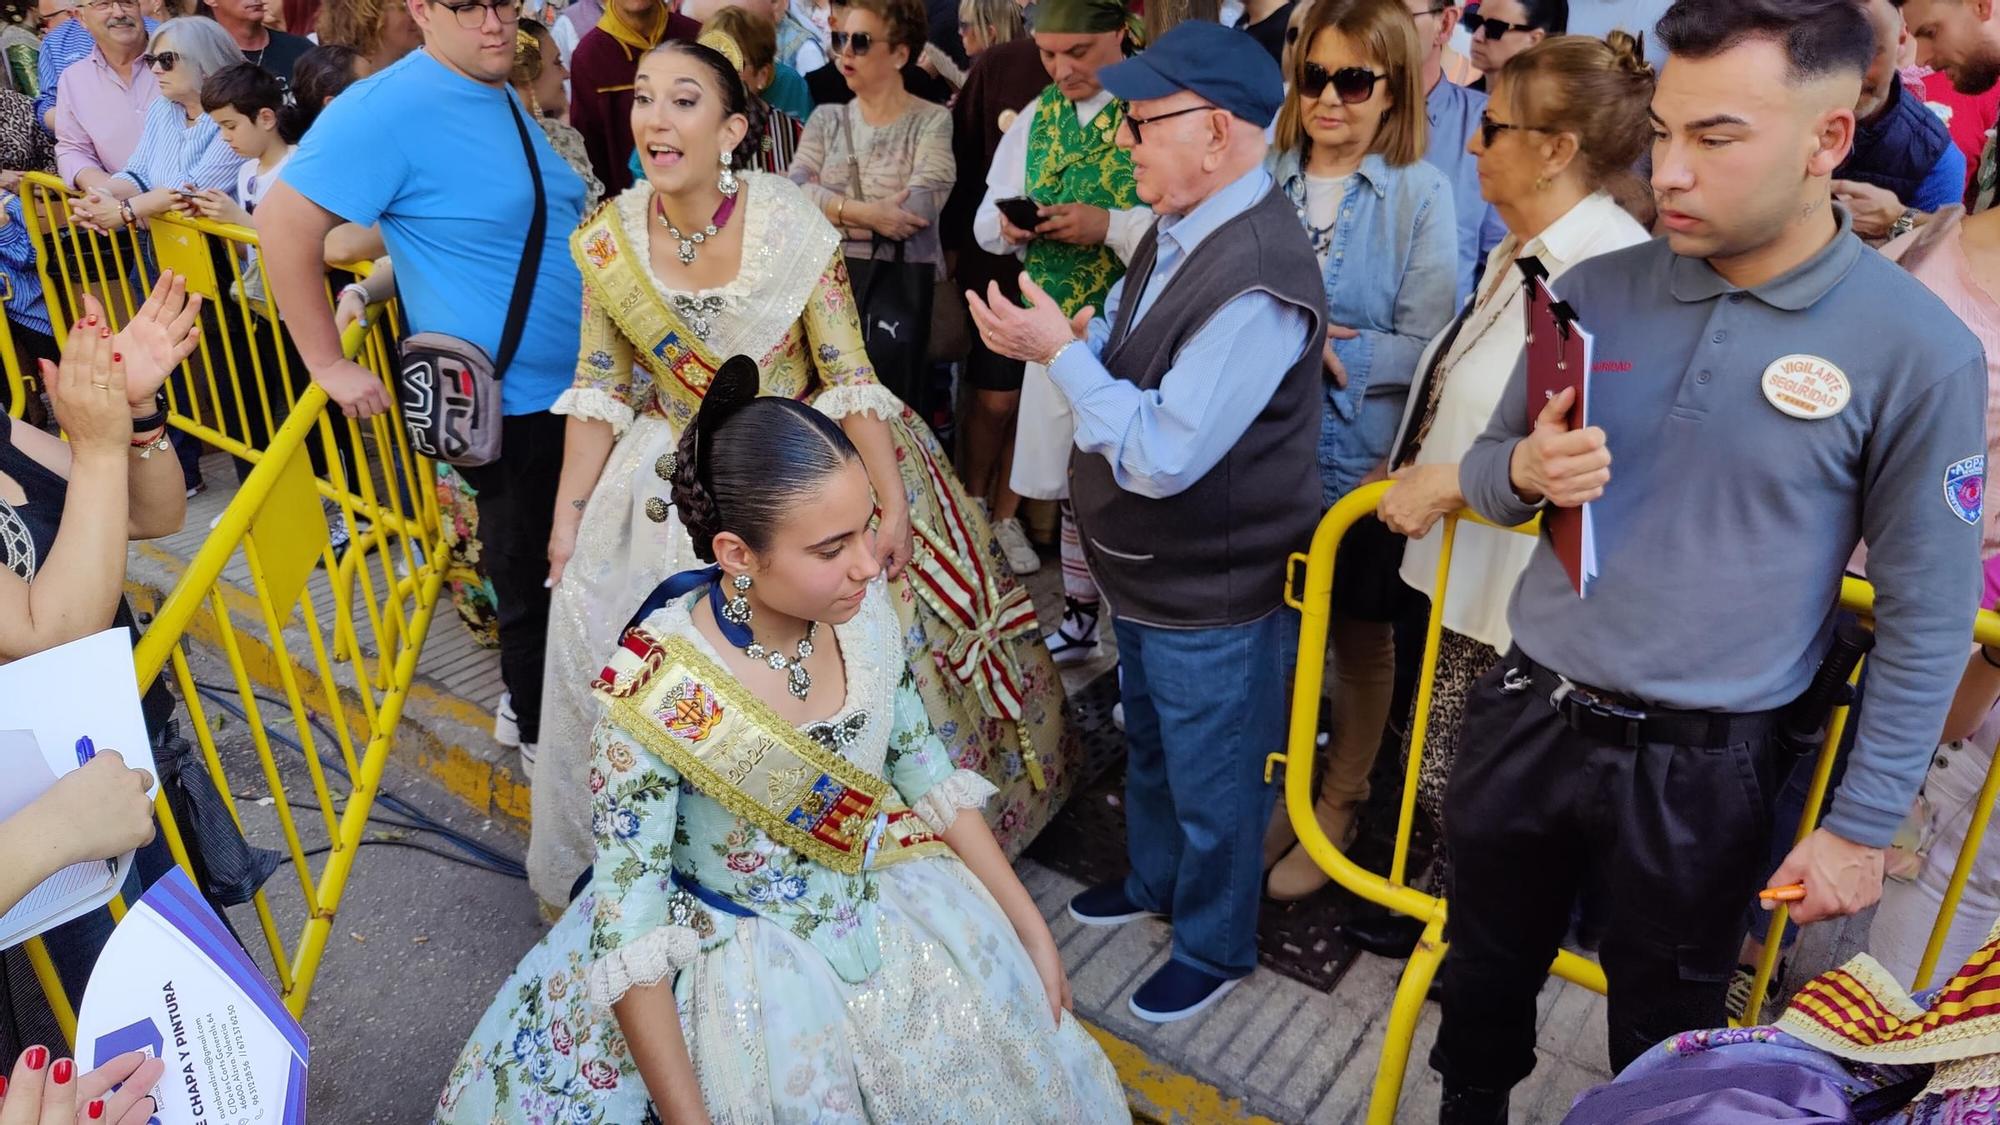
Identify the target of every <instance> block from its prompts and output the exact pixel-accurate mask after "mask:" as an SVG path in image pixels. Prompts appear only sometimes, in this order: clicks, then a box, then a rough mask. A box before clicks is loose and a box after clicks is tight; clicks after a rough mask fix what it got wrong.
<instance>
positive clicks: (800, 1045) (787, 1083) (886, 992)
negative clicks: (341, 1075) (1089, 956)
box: [436, 581, 1131, 1125]
mask: <svg viewBox="0 0 2000 1125" xmlns="http://www.w3.org/2000/svg"><path fill="white" fill-rule="evenodd" d="M701 596H702V595H700V594H696V595H692V596H691V597H690V598H687V599H683V600H681V601H677V602H670V603H669V604H667V605H666V606H665V607H663V608H662V609H660V610H658V611H657V612H655V613H653V614H652V615H651V616H649V617H648V618H647V619H646V621H645V623H644V627H645V629H646V631H647V632H648V633H651V634H654V635H656V636H665V637H685V638H688V639H690V640H691V642H692V644H693V645H694V647H695V649H696V651H698V652H700V653H701V654H703V655H704V656H706V657H707V659H708V660H710V661H712V662H714V663H715V664H716V665H718V666H720V665H721V659H720V657H719V656H718V655H717V654H716V652H715V650H714V649H713V648H712V647H710V646H709V644H708V642H707V639H706V638H704V637H703V636H702V635H701V634H700V633H699V632H698V631H697V630H696V629H695V627H694V624H693V621H692V620H691V618H690V616H689V606H690V605H691V604H693V603H694V601H695V599H698V598H699V597H701ZM901 631H902V630H901V625H900V624H899V622H898V620H897V614H896V610H895V608H894V607H893V606H892V605H891V604H890V603H889V600H888V598H887V596H886V594H885V591H884V584H883V583H882V582H879V581H878V582H877V583H876V584H875V585H874V586H872V587H871V588H870V590H869V593H868V596H867V597H866V598H865V599H863V602H862V608H861V611H860V612H859V613H858V614H856V616H855V618H854V619H853V620H852V621H850V622H848V623H847V624H845V625H841V626H838V627H836V628H835V629H834V634H835V636H836V637H837V638H838V639H839V643H840V655H841V661H842V666H843V668H844V669H845V671H846V678H847V699H846V701H845V704H844V705H843V706H842V708H841V709H840V710H839V711H838V712H836V713H835V714H834V715H833V716H831V717H830V718H828V719H826V720H824V721H822V722H818V723H813V724H808V725H806V726H804V727H802V728H801V729H802V730H803V731H805V732H806V733H807V734H808V735H810V736H812V737H814V738H815V739H816V740H817V741H819V742H820V743H821V744H822V745H824V746H825V747H826V748H827V749H828V750H829V751H831V752H834V753H837V754H839V755H840V756H841V757H842V758H844V759H845V760H846V761H847V762H848V763H850V764H852V765H854V766H857V767H859V768H861V769H862V770H865V771H866V772H868V773H870V774H873V775H875V776H877V777H880V778H883V779H885V780H887V781H888V782H889V783H890V785H891V786H892V787H893V789H894V791H895V793H896V795H897V797H898V799H899V800H900V802H901V803H902V804H906V805H907V806H908V807H909V808H910V809H912V810H914V811H915V813H916V814H917V816H918V817H919V818H921V819H922V821H923V822H924V823H925V824H927V825H928V826H929V827H930V828H931V829H932V830H935V831H942V830H943V829H944V828H945V827H947V826H948V825H949V824H950V822H951V820H952V819H953V818H954V817H956V816H957V815H958V813H959V810H961V809H968V808H975V807H977V806H978V805H980V804H981V803H982V802H984V801H985V800H986V798H987V797H988V796H989V795H990V794H991V793H992V791H993V787H992V786H991V785H990V784H988V783H987V782H986V781H985V780H984V779H983V778H981V777H980V776H979V775H978V774H976V773H973V772H970V771H966V770H959V769H956V768H954V767H953V766H952V764H951V761H950V759H949V758H948V757H947V756H946V753H945V749H944V747H943V745H942V744H941V743H939V742H938V740H937V738H936V736H935V734H934V733H933V732H932V731H931V729H930V724H929V720H928V719H927V718H926V716H925V708H924V704H923V701H922V700H921V699H920V698H919V696H918V694H917V689H916V685H915V682H914V680H913V678H912V677H911V675H910V671H909V668H908V666H907V665H906V664H905V663H904V660H903V654H902V647H903V645H902V638H901V636H900V634H901ZM718 688H719V692H720V694H722V695H724V696H725V697H728V696H730V695H731V693H732V692H740V691H741V690H742V689H741V688H740V687H737V686H736V685H735V684H734V682H733V681H731V682H730V683H729V684H727V685H718ZM725 703H726V704H727V705H730V706H736V707H741V706H742V704H741V703H739V702H736V701H734V700H733V699H728V698H726V699H725ZM638 733H639V732H635V731H634V730H631V729H627V728H625V727H623V726H621V725H619V723H618V722H616V721H614V719H612V718H606V720H605V721H604V722H603V723H602V724H601V725H600V726H599V727H598V730H597V734H596V738H595V751H594V758H593V763H592V766H591V768H590V771H589V778H590V780H589V788H590V790H591V793H592V794H593V797H592V800H593V807H594V814H593V816H592V823H593V825H594V838H595V850H596V862H595V865H594V868H593V870H594V873H595V874H594V877H593V881H592V882H591V884H590V885H589V887H588V888H587V889H586V890H585V891H584V892H583V894H581V895H580V896H579V897H578V898H577V900H576V901H575V902H574V903H572V904H571V905H570V907H569V909H568V910H567V911H566V912H565V913H564V914H563V916H562V918H561V920H559V921H558V922H557V923H556V925H555V928H554V929H553V930H552V931H551V932H550V933H549V935H548V936H547V937H546V938H544V939H543V940H542V943H541V944H540V945H538V946H536V947H535V948H534V949H532V950H530V951H529V952H528V954H527V956H526V957H524V958H523V959H522V961H521V963H520V966H519V967H518V968H517V969H516V970H515V972H514V975H513V977H512V978H510V979H509V980H508V981H507V983H506V984H504V985H502V986H501V988H500V992H499V995H498V996H497V997H496V998H495V999H494V1001H493V1005H492V1007H490V1008H489V1009H488V1010H487V1012H486V1015H485V1016H484V1018H482V1019H481V1020H480V1022H479V1026H478V1028H477V1029H476V1030H474V1032H473V1033H472V1038H471V1040H470V1042H468V1043H467V1044H466V1047H465V1050H464V1052H463V1054H462V1055H461V1056H460V1057H459V1060H458V1064H457V1066H456V1067H455V1068H454V1069H453V1070H452V1072H451V1075H450V1077H449V1079H448V1080H447V1082H446V1085H445V1089H444V1093H443V1094H442V1095H441V1097H440V1098H439V1101H438V1110H437V1118H436V1119H437V1121H438V1122H441V1123H445V1125H493V1123H530V1122H532V1123H537V1125H641V1123H643V1122H650V1121H654V1120H657V1118H656V1117H655V1116H654V1115H653V1110H652V1107H651V1105H650V1099H649V1098H648V1095H647V1092H646V1088H645V1083H644V1081H643V1079H642V1078H641V1077H640V1075H639V1073H638V1070H637V1068H636V1067H635V1066H634V1064H633V1062H632V1059H631V1055H630V1053H629V1049H628V1047H627V1045H626V1042H625V1039H624V1036H623V1034H622V1033H621V1032H620V1031H619V1029H618V1024H617V1020H616V1018H615V1017H614V1016H613V1014H612V1012H611V1009H610V1005H611V1004H612V1003H614V1002H615V1001H616V1000H617V999H618V998H619V997H621V996H622V995H624V993H625V992H626V990H628V989H629V988H631V987H633V986H635V985H642V984H652V983H656V982H659V981H662V980H670V981H672V982H673V993H674V998H675V1002H676V1005H677V1007H678V1012H679V1016H680V1021H681V1029H682V1032H683V1033H684V1035H685V1036H686V1039H687V1046H688V1053H689V1056H690V1058H691V1059H692V1060H693V1062H694V1068H695V1073H696V1076H697V1077H698V1079H699V1080H700V1083H701V1094H702V1100H703V1102H704V1103H705V1104H706V1106H707V1108H708V1112H709V1115H710V1117H711V1118H712V1119H713V1120H714V1121H715V1122H716V1125H744V1123H765V1122H771V1123H794V1122H796V1123H799V1125H806V1123H816V1125H817V1123H824V1125H838V1123H847V1122H863V1121H869V1122H908V1123H945V1122H964V1123H966V1125H993V1123H1016V1122H1018V1123H1022V1125H1029V1123H1035V1125H1039V1123H1043V1122H1061V1123H1064V1125H1071V1123H1084V1125H1088V1123H1092V1122H1111V1121H1118V1122H1124V1121H1129V1120H1131V1114H1130V1112H1129V1111H1128V1110H1127V1108H1126V1105H1125V1098H1124V1091H1123V1087H1122V1086H1121V1084H1120V1082H1119V1079H1118V1075H1117V1072H1116V1071H1115V1070H1114V1069H1113V1068H1112V1066H1111V1063H1110V1061H1109V1060H1108V1059H1106V1058H1105V1056H1104V1053H1103V1051H1102V1050H1101V1049H1100V1048H1099V1047H1098V1045H1097V1043H1096V1041H1095V1040H1093V1039H1092V1038H1091V1037H1090V1035H1089V1033H1088V1032H1087V1031H1085V1030H1084V1028H1083V1027H1082V1025H1080V1024H1079V1023H1077V1022H1076V1020H1075V1019H1074V1018H1073V1017H1071V1016H1070V1015H1069V1014H1068V1013H1064V1014H1063V1016H1062V1018H1061V1021H1060V1023H1057V1022H1056V1021H1055V1020H1054V1019H1052V1018H1051V1016H1050V1012H1049V1004H1048V998H1047V994H1046V992H1045V991H1044V990H1043V987H1042V983H1041V978H1040V976H1039V975H1038V974H1037V972H1036V971H1035V966H1034V963H1033V961H1032V960H1030V958H1029V957H1028V953H1027V950H1026V949H1025V948H1023V947H1022V945H1021V942H1020V940H1019V939H1018V937H1017V936H1016V935H1015V933H1014V930H1013V928H1012V926H1011V925H1009V923H1008V921H1007V918H1006V916H1005V915H1004V914H1003V913H1001V911H1000V908H999V906H998V904H996V903H995V902H994V900H993V898H992V896H991V895H989V894H988V893H987V892H986V889H985V887H983V886H982V885H981V884H980V883H979V881H978V879H977V878H975V877H974V876H973V875H972V873H971V872H970V871H969V870H967V869H966V867H965V865H964V864H963V863H961V862H959V860H958V858H957V857H956V856H955V855H952V854H950V852H949V850H948V849H945V848H943V847H942V845H938V844H935V843H933V844H931V845H929V847H930V848H931V849H932V850H933V851H934V852H935V853H937V854H928V855H918V856H916V857H914V858H909V859H906V860H904V861H903V862H897V863H892V864H889V865H887V866H883V867H880V868H874V867H863V868H862V869H861V871H860V872H859V873H857V874H852V875H848V874H843V873H841V872H839V871H836V870H834V869H832V868H830V867H826V866H823V865H821V864H819V863H817V862H815V861H814V860H812V859H810V858H808V857H807V856H805V855H804V854H803V853H801V852H798V851H794V850H792V849H790V848H788V847H786V846H784V845H781V844H780V843H778V842H776V841H774V840H773V839H772V838H771V837H770V836H769V835H767V834H766V833H765V832H764V831H763V830H762V829H761V828H759V827H757V826H756V825H755V824H753V823H751V822H750V821H748V820H744V819H741V818H739V817H737V816H736V815H735V814H734V813H732V812H731V811H730V810H729V809H728V808H725V807H724V805H723V804H722V803H721V802H720V801H718V800H716V799H715V798H713V797H711V796H710V795H708V794H706V793H703V792H701V791H699V790H697V789H695V788H694V787H693V785H692V784H691V783H690V782H688V781H687V780H686V779H684V778H683V777H682V776H681V774H680V773H678V772H676V771H675V770H674V769H673V768H672V767H671V766H669V765H668V764H667V763H666V761H665V760H663V759H662V758H661V757H659V756H658V755H657V754H655V752H654V751H653V750H652V749H650V748H649V747H648V746H647V745H646V744H645V742H644V741H643V740H642V739H641V738H640V737H638ZM718 899H720V900H725V901H727V902H728V903H730V904H733V905H734V907H735V912H730V911H725V910H724V909H721V908H720V907H718V906H715V905H711V903H712V902H715V901H717V900H718ZM745 913H747V914H749V915H750V916H748V917H745V916H743V914H745Z"/></svg>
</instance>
